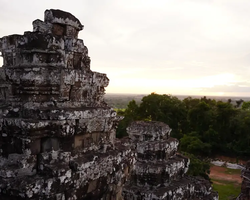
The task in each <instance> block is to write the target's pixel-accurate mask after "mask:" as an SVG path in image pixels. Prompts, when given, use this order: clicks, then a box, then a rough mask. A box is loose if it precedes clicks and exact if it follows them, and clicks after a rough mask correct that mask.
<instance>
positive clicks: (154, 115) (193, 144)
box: [117, 93, 250, 178]
mask: <svg viewBox="0 0 250 200" xmlns="http://www.w3.org/2000/svg"><path fill="white" fill-rule="evenodd" d="M117 113H118V115H121V116H124V118H123V120H122V121H120V123H119V125H118V129H117V137H118V138H121V137H125V136H127V133H126V128H127V126H128V125H129V123H130V122H132V121H134V120H152V121H161V122H164V123H166V124H168V125H169V126H170V128H171V129H172V132H171V136H172V137H175V138H177V139H178V140H179V141H180V145H179V150H180V151H181V152H183V153H184V154H185V155H187V156H188V157H190V159H191V166H190V171H189V173H190V174H192V175H201V176H203V177H205V178H208V173H209V163H207V162H204V159H205V158H211V157H213V156H216V155H224V156H229V157H236V158H244V157H247V156H249V155H250V134H249V130H250V102H249V101H245V102H243V103H242V106H239V104H237V105H236V106H235V105H233V104H232V103H231V100H230V99H228V101H227V102H223V101H220V100H215V99H209V98H206V97H201V98H192V97H187V98H185V99H183V100H180V99H178V98H177V97H175V96H172V95H166V94H163V95H160V94H156V93H151V94H149V95H147V96H144V97H143V98H142V99H141V101H140V102H138V101H135V100H131V101H130V102H129V103H128V105H127V107H126V108H125V109H117ZM201 158H202V160H201Z"/></svg>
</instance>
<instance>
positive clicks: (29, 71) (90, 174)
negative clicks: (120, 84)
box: [0, 9, 217, 200]
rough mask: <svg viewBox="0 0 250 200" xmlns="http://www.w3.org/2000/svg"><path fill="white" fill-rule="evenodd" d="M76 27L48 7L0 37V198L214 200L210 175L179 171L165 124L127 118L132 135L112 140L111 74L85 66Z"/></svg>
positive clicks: (182, 161)
mask: <svg viewBox="0 0 250 200" xmlns="http://www.w3.org/2000/svg"><path fill="white" fill-rule="evenodd" d="M82 29H83V25H82V24H81V23H80V21H79V20H78V19H77V18H75V17H74V16H73V15H72V14H70V13H67V12H64V11H61V10H52V9H51V10H46V11H45V16H44V21H41V20H35V21H34V22H33V31H32V32H25V33H24V34H23V35H9V36H6V37H3V38H0V52H1V53H2V56H3V59H4V60H3V61H4V63H3V66H2V67H1V68H0V133H1V134H0V199H1V200H24V199H31V200H98V199H102V200H153V199H154V200H158V199H159V200H160V199H161V200H163V199H168V200H170V199H171V200H172V199H174V200H177V199H183V200H184V199H193V200H198V199H213V200H216V199H217V195H216V194H214V193H213V192H211V185H210V184H209V182H207V181H204V180H200V179H197V178H196V179H195V178H191V177H188V176H185V173H186V171H187V169H188V164H189V160H188V159H187V158H185V157H183V156H181V155H177V154H176V150H177V146H178V141H177V140H176V139H173V138H171V137H170V136H169V134H170V131H171V130H170V128H169V127H168V126H167V125H165V124H163V123H160V122H134V123H133V124H132V125H131V126H130V127H129V128H128V132H129V135H130V138H131V139H128V138H124V139H122V140H116V138H115V132H116V126H117V123H118V122H119V120H120V117H118V116H117V115H116V112H115V111H114V110H113V109H112V108H110V107H109V106H107V104H106V103H105V102H104V100H103V96H104V91H105V89H104V88H105V87H106V86H107V85H108V83H109V80H108V78H107V77H106V75H105V74H101V73H98V72H93V71H91V69H90V58H89V56H88V49H87V47H86V46H85V45H84V43H83V40H81V39H78V32H79V31H81V30H82ZM124 186H125V187H124Z"/></svg>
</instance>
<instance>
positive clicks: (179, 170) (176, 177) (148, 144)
mask: <svg viewBox="0 0 250 200" xmlns="http://www.w3.org/2000/svg"><path fill="white" fill-rule="evenodd" d="M127 132H128V134H129V137H130V138H131V140H132V141H133V143H134V145H135V151H136V153H137V157H136V160H137V162H136V163H135V165H134V169H133V171H132V174H131V178H130V180H129V182H127V183H126V185H125V187H124V189H123V196H124V199H125V200H137V199H147V200H162V199H166V200H169V199H175V200H182V199H196V200H198V199H200V200H201V199H202V200H204V199H211V200H212V199H213V200H216V199H218V194H217V193H215V192H213V191H212V188H211V184H210V183H209V181H206V180H204V179H201V178H195V177H189V176H187V175H185V174H186V172H187V171H188V166H189V159H188V158H186V157H183V156H182V155H179V154H177V153H176V151H177V147H178V144H179V142H178V141H177V140H176V139H174V138H171V137H170V132H171V129H170V128H169V126H168V125H166V124H164V123H162V122H143V121H138V122H133V123H132V124H131V125H130V126H129V127H128V128H127Z"/></svg>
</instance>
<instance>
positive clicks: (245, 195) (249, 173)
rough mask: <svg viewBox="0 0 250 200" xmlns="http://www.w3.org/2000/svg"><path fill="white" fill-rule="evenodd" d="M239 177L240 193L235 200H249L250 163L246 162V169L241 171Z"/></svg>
mask: <svg viewBox="0 0 250 200" xmlns="http://www.w3.org/2000/svg"><path fill="white" fill-rule="evenodd" d="M241 177H242V183H241V193H240V195H239V196H238V198H237V200H250V161H248V162H247V164H246V168H245V169H243V170H242V172H241Z"/></svg>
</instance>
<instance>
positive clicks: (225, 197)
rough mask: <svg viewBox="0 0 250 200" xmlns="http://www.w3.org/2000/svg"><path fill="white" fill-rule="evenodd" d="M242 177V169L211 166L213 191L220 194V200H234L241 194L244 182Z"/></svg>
mask: <svg viewBox="0 0 250 200" xmlns="http://www.w3.org/2000/svg"><path fill="white" fill-rule="evenodd" d="M240 175H241V170H240V169H228V168H226V167H225V166H221V167H219V166H214V165H211V167H210V178H211V180H212V182H213V190H215V191H217V192H218V193H219V199H220V200H232V199H235V198H236V197H237V196H238V195H239V194H240V191H241V181H242V179H241V177H240Z"/></svg>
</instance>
